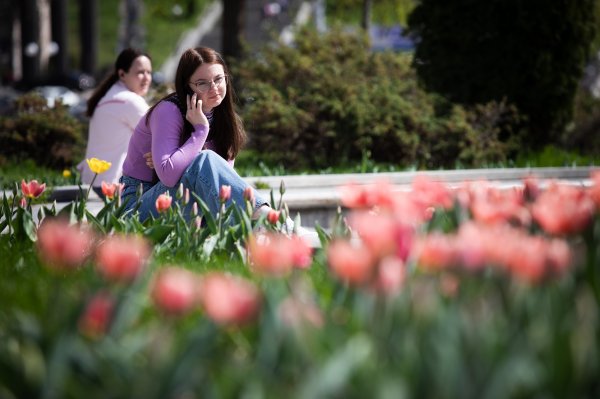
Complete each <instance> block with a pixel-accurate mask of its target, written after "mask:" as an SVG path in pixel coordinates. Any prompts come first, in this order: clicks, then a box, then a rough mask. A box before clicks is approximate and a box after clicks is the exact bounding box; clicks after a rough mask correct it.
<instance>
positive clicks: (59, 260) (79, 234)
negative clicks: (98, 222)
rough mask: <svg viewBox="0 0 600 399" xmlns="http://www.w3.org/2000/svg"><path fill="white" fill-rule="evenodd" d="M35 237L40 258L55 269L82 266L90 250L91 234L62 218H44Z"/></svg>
mask: <svg viewBox="0 0 600 399" xmlns="http://www.w3.org/2000/svg"><path fill="white" fill-rule="evenodd" d="M37 238H38V240H37V247H38V252H39V256H40V259H41V260H42V261H43V262H44V263H45V264H46V265H47V266H48V267H50V268H52V269H56V270H69V269H75V268H78V267H80V266H82V265H83V264H84V262H85V261H86V259H87V258H88V256H89V255H90V253H91V251H92V244H93V237H92V234H91V233H90V232H89V231H88V230H85V229H81V228H80V227H78V226H74V225H73V226H71V225H69V223H68V222H67V221H66V220H63V219H48V220H45V221H44V222H43V223H42V225H41V226H40V228H39V229H38V232H37Z"/></svg>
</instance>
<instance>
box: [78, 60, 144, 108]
mask: <svg viewBox="0 0 600 399" xmlns="http://www.w3.org/2000/svg"><path fill="white" fill-rule="evenodd" d="M141 56H145V57H148V59H151V58H150V56H149V55H148V54H146V53H144V52H142V51H140V50H137V49H133V48H126V49H124V50H123V51H121V52H120V53H119V56H118V57H117V60H116V61H115V69H114V71H112V73H111V74H110V75H108V76H107V77H106V78H105V79H104V80H103V81H102V83H100V84H99V85H98V87H96V89H95V90H94V92H93V93H92V96H91V97H90V99H89V100H88V102H87V112H86V115H87V116H89V117H91V116H92V115H94V111H95V110H96V107H97V106H98V103H99V102H100V100H101V99H102V97H104V96H105V95H106V93H107V92H108V90H110V88H111V87H112V85H114V84H115V83H116V82H117V81H118V80H119V71H120V70H123V71H125V72H129V68H131V64H133V61H135V59H136V58H138V57H141Z"/></svg>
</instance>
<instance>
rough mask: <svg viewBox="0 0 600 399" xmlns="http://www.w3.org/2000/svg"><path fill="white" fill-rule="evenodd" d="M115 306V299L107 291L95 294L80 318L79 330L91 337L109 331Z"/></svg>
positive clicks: (96, 336)
mask: <svg viewBox="0 0 600 399" xmlns="http://www.w3.org/2000/svg"><path fill="white" fill-rule="evenodd" d="M114 306H115V302H114V300H113V299H112V298H111V297H110V296H109V295H108V294H105V293H100V294H97V295H96V296H94V297H93V298H92V299H91V300H90V302H89V303H88V304H87V306H86V308H85V310H84V312H83V314H82V315H81V317H80V318H79V323H78V327H79V331H80V332H81V333H82V334H84V335H86V336H88V337H90V338H98V337H101V336H102V335H104V334H105V333H106V331H108V326H109V324H110V319H111V317H112V314H113V309H114Z"/></svg>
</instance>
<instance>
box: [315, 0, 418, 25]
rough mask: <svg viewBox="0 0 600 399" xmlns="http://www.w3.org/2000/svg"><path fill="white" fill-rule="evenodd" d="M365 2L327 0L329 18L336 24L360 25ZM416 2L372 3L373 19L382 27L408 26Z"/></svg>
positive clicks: (378, 0)
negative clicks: (407, 22)
mask: <svg viewBox="0 0 600 399" xmlns="http://www.w3.org/2000/svg"><path fill="white" fill-rule="evenodd" d="M363 3H364V0H327V2H326V10H327V16H328V18H329V19H330V20H334V22H342V23H352V24H358V23H359V21H360V20H361V17H362V15H361V13H362V9H363V8H362V7H363ZM415 4H416V0H377V1H373V2H372V10H371V12H372V15H371V17H372V19H373V22H374V23H377V24H382V25H396V24H398V23H399V24H401V25H403V26H404V25H406V21H407V19H408V15H409V14H410V12H411V11H412V9H413V8H414V7H415Z"/></svg>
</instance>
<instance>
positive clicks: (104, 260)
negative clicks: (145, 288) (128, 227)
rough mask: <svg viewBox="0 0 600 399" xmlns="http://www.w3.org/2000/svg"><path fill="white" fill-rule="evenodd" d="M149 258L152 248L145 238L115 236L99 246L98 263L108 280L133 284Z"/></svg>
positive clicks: (99, 268) (99, 269) (100, 270)
mask: <svg viewBox="0 0 600 399" xmlns="http://www.w3.org/2000/svg"><path fill="white" fill-rule="evenodd" d="M149 256H150V247H149V246H148V243H147V242H146V241H145V240H144V239H143V238H141V237H139V236H135V235H130V236H123V235H114V236H109V237H107V238H106V239H105V240H104V241H103V242H102V243H101V244H100V245H99V246H98V250H97V253H96V262H97V267H98V271H99V272H100V274H102V276H104V277H105V278H106V279H107V280H110V281H120V282H131V281H133V280H134V279H135V278H136V277H137V276H138V275H139V274H140V273H141V272H142V270H143V269H144V266H145V264H146V261H147V260H148V257H149Z"/></svg>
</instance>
